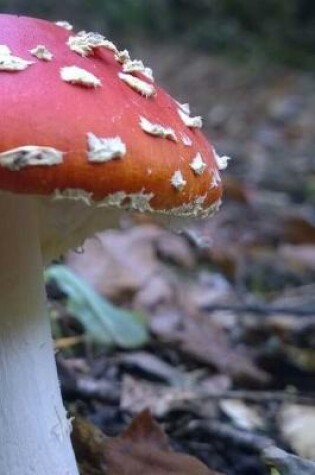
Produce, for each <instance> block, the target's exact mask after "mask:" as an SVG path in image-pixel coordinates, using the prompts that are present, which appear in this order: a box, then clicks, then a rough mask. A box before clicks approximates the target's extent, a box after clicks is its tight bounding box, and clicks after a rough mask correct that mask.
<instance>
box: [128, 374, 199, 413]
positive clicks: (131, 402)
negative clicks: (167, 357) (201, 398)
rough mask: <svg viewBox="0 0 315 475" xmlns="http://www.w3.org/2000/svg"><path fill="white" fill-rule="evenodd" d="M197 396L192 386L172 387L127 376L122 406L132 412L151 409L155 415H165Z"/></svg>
mask: <svg viewBox="0 0 315 475" xmlns="http://www.w3.org/2000/svg"><path fill="white" fill-rule="evenodd" d="M195 398H196V393H195V392H194V391H193V390H192V388H184V387H176V386H175V387H170V386H166V385H165V384H164V385H162V384H157V383H151V382H149V381H140V380H138V379H134V378H132V377H131V376H125V377H124V378H123V383H122V390H121V402H120V407H121V409H123V410H125V411H128V412H130V413H132V414H137V413H138V412H141V411H143V410H144V409H150V411H151V412H152V414H154V416H157V417H163V416H165V415H166V414H168V413H169V412H170V411H171V410H172V409H175V408H176V409H179V408H183V406H184V405H185V403H186V404H187V402H188V401H193V400H194V399H195Z"/></svg>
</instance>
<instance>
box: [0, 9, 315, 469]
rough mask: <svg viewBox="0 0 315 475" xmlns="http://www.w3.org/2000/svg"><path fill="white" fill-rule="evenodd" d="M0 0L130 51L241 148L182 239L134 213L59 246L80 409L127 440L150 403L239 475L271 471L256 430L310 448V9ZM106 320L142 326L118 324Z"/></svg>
mask: <svg viewBox="0 0 315 475" xmlns="http://www.w3.org/2000/svg"><path fill="white" fill-rule="evenodd" d="M0 9H1V12H2V13H6V12H10V13H18V14H26V15H31V16H38V17H43V18H47V19H51V20H53V21H57V20H68V21H69V22H70V23H71V24H73V25H75V28H76V29H77V30H81V29H85V30H87V31H89V30H91V31H97V32H100V33H102V34H104V35H105V36H106V37H108V38H109V39H111V40H113V41H114V42H115V43H117V44H118V46H119V48H121V49H124V48H125V47H126V48H128V49H129V50H130V52H131V55H132V57H134V58H139V59H143V61H144V62H145V64H146V65H147V66H150V67H152V68H153V71H154V75H155V78H156V79H157V81H158V82H159V83H160V84H161V85H163V86H164V87H165V89H167V90H168V91H169V92H170V93H171V94H172V95H174V96H175V97H176V98H177V99H178V100H179V101H180V102H189V103H190V105H191V107H192V111H193V115H195V114H198V115H199V114H201V115H202V116H203V117H204V123H205V127H204V132H205V134H206V135H207V136H208V138H209V139H210V140H211V141H212V143H213V144H214V145H215V147H216V149H217V150H218V152H219V153H220V154H226V155H229V156H231V157H232V160H231V161H230V163H229V167H228V169H227V170H226V171H224V185H225V198H224V202H223V205H222V208H221V210H220V212H219V213H218V214H217V215H216V216H215V217H214V218H211V219H209V220H205V221H203V222H196V223H188V224H187V228H185V229H184V230H182V233H181V234H174V233H172V232H170V231H167V230H164V229H161V228H160V227H159V226H158V225H157V224H155V223H154V221H152V220H151V219H149V218H144V217H143V216H140V217H139V216H135V217H131V216H125V217H124V218H123V219H122V222H121V229H119V230H115V231H108V232H104V233H101V234H100V235H99V236H98V239H97V240H95V239H94V240H88V241H87V242H86V243H85V245H84V247H83V252H81V251H80V252H78V251H76V252H70V253H69V254H68V255H67V256H64V258H63V260H62V262H63V264H65V265H66V269H67V271H66V272H68V271H71V272H73V275H74V276H75V277H73V286H72V291H71V286H70V287H69V275H68V274H67V275H65V273H64V268H63V266H59V267H58V266H57V269H56V266H55V267H54V268H52V269H51V270H48V274H47V282H48V285H47V289H48V295H49V301H50V308H51V316H52V322H53V329H54V336H55V341H56V346H57V347H58V348H59V350H60V352H59V358H58V359H59V361H58V364H59V369H60V374H61V376H60V377H61V381H62V387H63V393H64V396H65V398H66V400H67V401H68V402H69V403H71V404H72V409H74V410H75V411H78V412H79V413H81V414H84V415H85V416H86V417H87V418H88V419H89V420H91V421H93V422H95V423H96V424H97V425H98V426H99V427H101V428H102V429H104V430H105V431H107V433H108V431H110V433H112V434H117V433H119V431H120V430H121V429H122V427H124V425H125V423H126V422H127V421H129V419H130V416H131V415H134V414H136V413H137V412H139V410H141V409H142V408H144V407H148V406H149V407H150V408H151V411H152V412H153V414H154V415H155V416H156V417H157V418H158V419H159V420H161V421H163V422H164V423H165V424H166V427H167V429H168V433H169V435H170V436H171V438H172V441H173V442H174V444H175V446H176V447H177V448H179V449H180V450H182V451H184V452H189V453H192V454H194V455H196V456H197V457H198V458H200V459H202V460H203V461H204V462H205V463H206V464H207V465H209V466H210V467H212V468H213V469H217V470H219V471H220V472H222V473H224V474H227V475H246V474H250V475H266V474H268V473H269V471H268V470H267V469H266V467H265V466H264V465H263V463H262V461H261V458H260V455H259V453H260V452H259V450H260V449H259V447H260V445H259V444H260V443H262V441H261V440H260V439H257V438H256V436H257V435H263V436H264V437H267V438H269V439H268V440H269V441H270V440H271V442H272V443H273V444H274V445H277V446H280V447H282V448H285V449H286V450H289V451H291V450H292V451H293V452H295V453H296V454H298V455H300V456H302V457H306V458H312V459H315V451H314V447H315V431H314V427H315V422H314V421H315V409H314V401H315V397H314V393H315V383H314V381H315V378H314V373H315V364H314V361H315V353H314V347H315V284H314V281H315V280H314V277H315V133H314V131H315V126H314V124H315V82H314V65H315V55H314V51H315V2H314V1H313V0H264V1H261V2H259V1H258V2H253V1H252V0H85V1H84V0H66V1H64V2H52V1H49V0H41V1H38V0H10V1H4V0H0ZM77 278H79V279H82V282H84V283H85V284H84V286H86V287H85V290H86V289H87V288H88V289H89V293H86V292H85V291H84V290H83V287H82V286H80V285H81V284H78V282H77V280H76V279H77ZM70 280H71V278H70ZM64 282H66V283H67V285H63V283H64ZM69 289H70V290H69ZM80 289H81V290H80ZM90 290H91V292H90ZM82 292H83V293H84V299H83V298H82ZM93 292H94V293H93ZM99 297H101V298H102V301H100V300H99ZM83 301H84V302H85V303H84V304H83V303H82V302H83ZM104 305H105V306H104ZM112 305H114V307H113V306H112ZM117 312H118V313H117ZM96 314H97V316H95V315H96ZM100 315H103V317H104V321H103V322H101V323H100V321H101V320H100ZM108 318H109V319H112V322H111V326H112V328H113V322H121V321H124V319H125V318H127V319H128V318H129V319H130V320H132V319H133V318H135V320H133V321H134V322H135V325H136V326H135V327H131V330H130V333H129V334H128V335H126V334H123V330H122V326H121V325H120V324H119V325H120V326H119V325H117V327H115V325H114V332H113V333H112V334H111V335H107V334H106V328H108V327H107V323H106V322H108V320H107V319H108ZM121 319H122V320H121ZM99 325H101V326H102V325H103V333H102V331H100V326H99ZM137 325H140V326H141V325H142V329H145V330H144V333H143V332H142V333H141V331H140V333H139V327H137ZM132 329H133V330H135V333H134V334H133V333H132V331H133V330H132ZM145 332H147V334H146V335H145ZM100 335H103V337H102V336H100ZM139 335H140V337H139ZM133 338H134V339H133ZM87 340H88V341H89V344H88V345H87ZM91 343H92V348H93V350H92V351H91V346H90V344H91ZM93 345H95V346H93ZM95 347H96V348H97V349H95ZM131 347H132V351H130V348H131ZM157 388H158V389H157ZM188 389H189V394H190V396H187V390H188ZM163 391H164V392H163ZM185 391H186V392H185ZM156 394H158V397H157V396H156ZM179 394H181V397H179ZM183 394H186V396H183ZM191 394H193V396H191ZM209 394H212V396H211V397H209ZM216 394H217V395H218V397H217V399H216V398H215V395H216ZM166 395H167V396H166ZM207 395H208V396H207ZM219 396H220V397H219ZM223 396H225V397H226V399H222V398H223ZM207 397H209V399H207ZM189 398H190V399H189ZM205 398H206V400H205ZM187 399H188V402H187ZM192 400H193V402H192ZM162 403H163V404H162ZM301 421H302V422H301ZM312 421H313V422H312ZM244 430H246V431H247V432H249V434H250V440H251V442H248V440H247V445H246V443H245V442H244V438H242V437H243V436H244V432H243V431H244ZM81 443H82V441H81ZM227 447H228V450H227ZM78 456H80V454H78ZM288 464H289V466H290V462H288ZM292 470H293V469H292ZM298 472H300V473H302V470H298ZM82 473H85V472H82ZM86 473H92V471H91V472H88V471H87V472H86ZM93 473H94V472H93ZM97 473H98V472H97ZM102 473H103V472H102ZM274 473H276V472H274ZM277 473H278V472H277ZM283 473H284V472H283ZM285 473H288V474H289V475H293V474H296V473H297V471H296V469H295V472H294V470H293V471H290V468H289V469H288V468H287V471H286V472H285ZM303 473H304V472H303ZM310 473H311V472H310Z"/></svg>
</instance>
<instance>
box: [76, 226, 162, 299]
mask: <svg viewBox="0 0 315 475" xmlns="http://www.w3.org/2000/svg"><path fill="white" fill-rule="evenodd" d="M162 232H163V230H162V229H160V228H159V227H157V226H153V225H147V226H140V227H135V228H131V229H129V230H126V231H117V230H115V231H112V230H109V231H106V232H104V233H99V234H97V235H96V236H95V237H93V238H92V239H87V240H86V242H85V244H84V250H83V252H82V253H80V254H79V253H76V252H70V253H69V254H68V256H67V264H68V265H69V267H70V268H71V269H72V270H73V271H74V272H75V273H76V274H78V275H79V276H80V277H82V278H83V279H85V280H87V281H88V282H89V284H90V285H91V286H92V287H93V288H94V289H95V290H96V291H98V292H99V293H100V294H102V295H105V296H106V297H108V298H111V299H120V298H121V297H125V296H126V295H127V296H130V295H134V294H135V293H136V292H137V291H138V290H139V289H140V288H141V287H142V286H143V285H144V284H145V283H147V281H148V280H149V279H150V278H151V276H152V275H154V274H155V273H156V272H157V270H158V265H159V262H158V259H157V256H156V250H155V242H156V240H157V239H158V237H159V236H160V235H161V233H162Z"/></svg>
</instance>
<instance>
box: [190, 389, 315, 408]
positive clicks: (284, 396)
mask: <svg viewBox="0 0 315 475" xmlns="http://www.w3.org/2000/svg"><path fill="white" fill-rule="evenodd" d="M197 398H198V399H203V400H209V399H244V400H247V401H252V402H257V403H265V402H291V403H293V402H294V403H296V404H301V405H304V404H314V403H315V394H313V393H311V394H301V393H293V392H292V393H290V392H287V391H247V390H231V391H223V392H220V393H214V394H211V393H210V394H202V395H201V396H197Z"/></svg>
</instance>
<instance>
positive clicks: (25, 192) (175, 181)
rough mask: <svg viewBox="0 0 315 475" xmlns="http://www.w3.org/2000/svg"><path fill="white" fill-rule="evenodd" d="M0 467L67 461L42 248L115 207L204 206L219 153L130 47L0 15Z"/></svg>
mask: <svg viewBox="0 0 315 475" xmlns="http://www.w3.org/2000/svg"><path fill="white" fill-rule="evenodd" d="M0 88H1V104H0V116H1V119H0V121H1V127H0V189H1V192H0V210H1V220H0V234H1V244H0V269H1V277H0V473H1V474H6V475H35V474H36V475H47V474H49V475H76V474H77V473H78V472H77V467H76V463H75V460H74V457H73V453H72V448H71V444H70V439H69V433H70V429H71V421H70V419H69V418H68V416H67V413H66V411H65V410H64V408H63V405H62V400H61V396H60V390H59V385H58V380H57V375H56V369H55V362H54V354H53V346H52V341H51V336H50V329H49V320H48V318H47V315H46V313H47V312H46V310H45V294H44V285H43V277H42V262H43V261H46V262H47V261H49V259H51V258H52V257H53V256H55V255H58V254H60V253H61V252H63V251H64V250H66V249H68V248H69V247H74V246H76V245H78V244H79V243H80V242H82V240H84V238H85V237H87V236H88V235H91V234H92V233H93V232H95V231H96V230H98V229H101V228H103V229H104V228H106V227H108V226H111V225H112V224H113V223H114V222H115V221H116V220H117V216H118V215H119V213H120V212H121V210H126V209H127V210H135V211H138V212H144V213H155V214H156V215H161V216H166V215H169V216H171V217H175V216H179V217H188V216H192V217H198V216H201V217H205V216H208V215H210V214H212V212H213V211H215V210H216V209H217V208H218V205H219V202H220V197H221V192H222V188H221V183H220V176H219V173H218V169H220V167H221V166H225V164H226V159H225V160H223V162H224V163H223V164H222V163H220V157H218V156H217V155H216V154H215V152H214V150H213V148H212V147H211V146H210V145H209V144H208V142H207V140H206V139H205V137H204V136H203V135H202V133H201V131H200V127H201V125H202V121H201V118H200V117H191V115H190V112H189V108H188V107H187V105H186V104H185V105H180V104H179V103H177V102H176V101H175V100H174V99H172V98H171V97H170V96H169V95H168V94H166V93H165V92H164V91H163V90H162V89H160V88H159V87H158V86H157V85H156V84H155V83H154V80H153V76H152V71H151V70H149V69H148V68H146V67H145V66H144V65H143V63H142V62H141V61H132V60H131V59H130V56H129V54H128V52H127V51H126V50H124V51H119V50H118V49H117V48H116V46H115V45H114V44H113V43H111V42H110V41H108V40H107V39H106V38H104V37H103V36H101V35H99V34H96V33H87V32H79V33H77V34H75V33H74V32H73V31H71V28H70V27H69V24H68V23H64V22H57V23H56V24H54V23H51V22H47V21H43V20H39V19H33V18H27V17H17V16H10V15H0Z"/></svg>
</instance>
